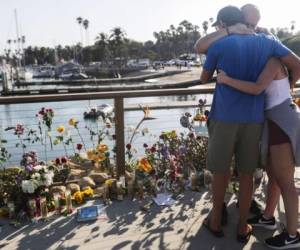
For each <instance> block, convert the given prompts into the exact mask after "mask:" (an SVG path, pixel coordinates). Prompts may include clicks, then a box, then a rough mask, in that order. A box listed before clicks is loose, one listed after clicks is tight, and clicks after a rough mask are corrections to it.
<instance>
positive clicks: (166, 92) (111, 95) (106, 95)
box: [0, 86, 214, 176]
mask: <svg viewBox="0 0 300 250" xmlns="http://www.w3.org/2000/svg"><path fill="white" fill-rule="evenodd" d="M213 90H214V87H213V86H212V87H206V86H201V88H191V89H162V90H139V91H117V92H91V93H77V94H56V95H54V94H52V95H32V96H5V97H0V105H1V104H2V105H4V104H17V103H19V104H20V103H42V102H62V101H75V100H78V101H79V100H96V99H114V107H115V118H116V119H115V133H116V165H117V174H118V176H120V175H123V174H124V173H125V140H124V99H125V98H135V97H153V96H172V95H195V94H210V93H212V92H213ZM168 108H170V107H168Z"/></svg>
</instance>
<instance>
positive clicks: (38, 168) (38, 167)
mask: <svg viewBox="0 0 300 250" xmlns="http://www.w3.org/2000/svg"><path fill="white" fill-rule="evenodd" d="M42 169H44V166H42V165H37V166H35V167H34V170H35V171H40V170H42Z"/></svg>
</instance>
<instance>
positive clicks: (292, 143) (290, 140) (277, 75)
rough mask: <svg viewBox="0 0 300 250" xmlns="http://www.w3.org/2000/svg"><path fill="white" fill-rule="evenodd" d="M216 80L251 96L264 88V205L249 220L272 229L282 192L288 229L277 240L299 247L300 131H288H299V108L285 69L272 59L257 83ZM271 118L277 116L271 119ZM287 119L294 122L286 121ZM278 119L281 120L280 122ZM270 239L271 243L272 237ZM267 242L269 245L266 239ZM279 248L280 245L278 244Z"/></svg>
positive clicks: (225, 78) (227, 78)
mask: <svg viewBox="0 0 300 250" xmlns="http://www.w3.org/2000/svg"><path fill="white" fill-rule="evenodd" d="M217 82H218V84H226V85H228V86H230V87H233V88H235V89H237V90H240V91H242V92H245V93H248V94H253V95H258V94H261V93H262V92H263V91H265V94H266V106H265V107H266V122H267V128H268V135H267V136H268V138H269V139H268V146H269V157H268V159H269V161H268V164H267V173H268V177H269V183H268V196H267V202H266V204H267V206H266V209H265V211H264V214H263V215H262V216H258V217H257V218H253V219H252V221H250V223H251V224H252V225H254V226H262V225H264V227H265V228H267V227H268V225H269V226H270V227H269V228H273V225H274V222H275V220H274V216H273V215H274V211H275V208H276V206H277V204H278V202H279V197H280V194H281V195H282V198H283V202H284V207H285V212H286V221H287V232H283V233H282V234H279V235H278V236H277V237H278V239H277V240H278V241H280V240H281V239H280V237H281V238H282V237H285V239H286V243H285V244H286V245H285V248H284V249H288V248H295V247H300V240H299V233H298V232H297V228H298V194H297V191H296V188H295V183H294V172H295V162H296V163H298V161H299V156H298V155H297V154H295V153H296V152H297V148H296V147H297V145H298V144H299V143H300V141H299V139H300V137H299V136H300V133H298V132H297V133H296V135H297V136H292V133H290V131H295V130H297V131H299V127H300V113H299V109H298V107H296V105H294V104H292V102H291V94H290V83H289V80H288V75H287V72H286V70H285V68H284V67H283V65H282V64H281V62H280V61H279V60H278V59H276V58H271V59H270V60H269V61H268V63H267V65H266V66H265V68H264V70H263V72H262V73H261V74H260V76H259V78H258V79H257V81H256V83H254V82H247V81H241V80H238V79H234V78H231V77H230V76H227V75H226V73H225V72H223V71H220V73H219V74H218V76H217ZM278 110H280V112H282V114H281V113H280V112H278ZM274 113H275V116H274V115H273V114H274ZM286 113H289V115H286ZM278 114H279V116H278ZM274 117H278V118H275V119H274ZM280 117H281V119H280ZM289 119H290V120H293V122H289ZM281 120H284V122H283V123H282V122H281ZM282 124H286V125H282ZM287 236H288V237H287ZM275 238H276V237H275ZM272 240H273V242H272V245H273V246H274V237H273V238H272ZM289 242H290V243H291V244H290V245H289ZM266 243H267V244H268V239H267V240H266ZM278 246H279V245H278ZM278 249H283V248H281V247H279V248H278Z"/></svg>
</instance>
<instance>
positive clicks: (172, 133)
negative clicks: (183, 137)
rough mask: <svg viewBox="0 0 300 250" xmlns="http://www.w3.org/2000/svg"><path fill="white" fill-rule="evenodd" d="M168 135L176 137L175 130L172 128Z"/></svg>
mask: <svg viewBox="0 0 300 250" xmlns="http://www.w3.org/2000/svg"><path fill="white" fill-rule="evenodd" d="M170 136H171V138H176V137H177V133H176V131H175V130H172V131H171V134H170Z"/></svg>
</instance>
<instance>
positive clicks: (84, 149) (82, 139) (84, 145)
mask: <svg viewBox="0 0 300 250" xmlns="http://www.w3.org/2000/svg"><path fill="white" fill-rule="evenodd" d="M76 130H77V133H78V135H79V137H80V140H81V142H82V145H83V147H84V150H85V151H86V146H85V143H84V140H83V138H82V136H81V134H80V132H79V129H78V128H77V127H76Z"/></svg>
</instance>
